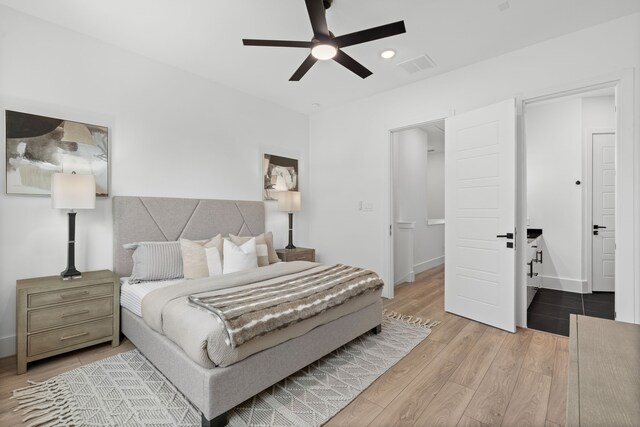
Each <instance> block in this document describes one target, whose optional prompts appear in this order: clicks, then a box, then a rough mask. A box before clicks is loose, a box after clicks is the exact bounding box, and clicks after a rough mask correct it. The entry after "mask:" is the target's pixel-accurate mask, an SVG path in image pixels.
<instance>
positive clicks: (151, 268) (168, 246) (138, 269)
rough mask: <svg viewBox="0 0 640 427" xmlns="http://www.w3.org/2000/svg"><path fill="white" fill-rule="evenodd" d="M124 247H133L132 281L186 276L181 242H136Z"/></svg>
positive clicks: (130, 280)
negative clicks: (183, 267)
mask: <svg viewBox="0 0 640 427" xmlns="http://www.w3.org/2000/svg"><path fill="white" fill-rule="evenodd" d="M122 247H123V248H125V249H133V255H132V258H133V270H132V271H131V277H130V278H129V282H130V283H140V282H142V281H148V280H171V279H180V278H182V277H183V276H184V274H183V269H182V255H181V254H180V242H136V243H128V244H126V245H122Z"/></svg>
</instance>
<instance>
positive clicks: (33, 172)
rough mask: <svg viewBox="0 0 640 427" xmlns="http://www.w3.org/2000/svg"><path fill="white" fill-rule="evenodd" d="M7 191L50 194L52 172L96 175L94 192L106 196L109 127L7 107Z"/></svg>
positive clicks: (107, 187)
mask: <svg viewBox="0 0 640 427" xmlns="http://www.w3.org/2000/svg"><path fill="white" fill-rule="evenodd" d="M5 119H6V120H5V123H6V145H5V147H6V157H5V158H6V170H5V172H6V192H7V194H29V195H48V194H51V175H53V174H54V173H58V172H63V173H71V172H76V173H78V174H85V175H89V174H91V175H95V177H96V195H97V196H102V197H107V196H109V151H108V150H109V129H108V128H107V127H106V126H98V125H92V124H87V123H79V122H74V121H71V120H64V119H56V118H53V117H45V116H37V115H35V114H28V113H21V112H18V111H10V110H6V116H5Z"/></svg>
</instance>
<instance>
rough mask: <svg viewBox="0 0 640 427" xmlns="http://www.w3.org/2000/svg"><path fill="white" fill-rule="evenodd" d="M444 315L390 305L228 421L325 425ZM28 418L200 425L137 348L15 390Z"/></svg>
mask: <svg viewBox="0 0 640 427" xmlns="http://www.w3.org/2000/svg"><path fill="white" fill-rule="evenodd" d="M437 323H438V322H429V321H422V320H421V319H417V318H411V317H410V316H402V315H399V314H397V313H386V314H385V317H384V320H383V323H382V332H381V333H380V334H378V335H374V334H372V333H367V334H365V335H363V336H361V337H359V338H357V339H355V340H353V341H351V342H350V343H348V344H346V345H344V346H342V347H340V348H339V349H337V350H335V351H334V352H332V353H330V354H328V355H326V356H325V357H323V358H322V359H320V360H318V361H317V362H315V363H313V364H311V365H309V366H307V367H306V368H304V369H301V370H300V371H298V372H296V373H295V374H293V375H291V376H290V377H288V378H286V379H284V380H282V381H280V382H279V383H278V384H276V385H274V386H272V387H270V388H269V389H267V390H265V391H263V392H261V393H260V394H258V395H256V396H254V397H253V398H251V399H249V400H247V401H246V402H243V403H242V404H240V405H238V406H237V407H235V408H234V409H232V410H231V411H230V412H229V425H230V426H233V427H240V426H319V425H322V424H323V423H325V422H327V421H328V420H329V419H330V418H331V417H333V416H334V415H336V414H337V413H338V412H339V411H340V410H341V409H342V408H344V407H345V406H347V405H348V404H349V402H351V401H352V400H353V399H354V398H355V397H356V396H357V395H358V394H360V393H361V392H362V391H363V390H364V389H365V388H367V387H368V386H369V385H370V384H371V383H372V382H373V381H374V380H375V379H376V378H378V377H379V376H380V375H382V374H383V373H384V372H385V371H387V370H388V369H389V368H390V367H392V366H393V365H394V364H396V363H397V362H398V361H399V360H400V359H402V358H403V357H404V356H406V355H407V354H408V353H409V352H410V351H411V349H413V348H414V347H415V346H416V345H418V344H419V343H420V342H421V341H422V340H424V339H425V338H426V337H427V336H428V335H429V334H430V333H431V327H433V326H435V325H437ZM13 398H14V399H17V400H18V403H19V406H18V408H17V409H16V410H22V411H23V413H24V414H25V418H24V420H25V422H27V423H29V425H30V426H69V425H74V426H105V425H110V426H167V427H169V426H199V425H200V415H199V412H198V410H197V409H195V408H194V407H193V406H192V405H191V404H190V403H189V401H188V400H187V399H186V398H185V397H184V396H183V395H182V394H181V393H180V392H179V391H178V390H177V389H176V388H175V387H174V386H173V385H172V384H171V383H170V382H169V381H168V380H167V379H166V378H165V377H164V376H163V375H162V374H161V373H160V372H159V371H158V370H157V369H156V368H155V367H154V366H153V365H152V364H151V362H149V361H148V360H147V359H146V358H145V357H144V356H142V354H140V353H139V352H138V351H137V350H131V351H128V352H126V353H121V354H118V355H116V356H112V357H109V358H107V359H103V360H100V361H97V362H94V363H91V364H89V365H86V366H82V367H80V368H76V369H74V370H72V371H69V372H66V373H64V374H61V375H58V376H56V377H53V378H51V379H49V380H47V381H45V382H43V383H37V384H35V383H34V384H32V385H31V386H29V387H26V388H23V389H19V390H15V391H14V392H13Z"/></svg>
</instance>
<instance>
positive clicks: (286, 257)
mask: <svg viewBox="0 0 640 427" xmlns="http://www.w3.org/2000/svg"><path fill="white" fill-rule="evenodd" d="M276 252H277V253H278V257H279V258H280V259H281V260H282V261H284V262H291V261H311V262H315V261H316V250H315V249H309V248H295V249H278V250H276Z"/></svg>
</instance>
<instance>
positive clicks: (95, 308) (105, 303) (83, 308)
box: [27, 296, 113, 332]
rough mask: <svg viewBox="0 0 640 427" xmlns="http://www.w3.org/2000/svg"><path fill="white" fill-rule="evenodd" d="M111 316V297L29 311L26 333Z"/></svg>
mask: <svg viewBox="0 0 640 427" xmlns="http://www.w3.org/2000/svg"><path fill="white" fill-rule="evenodd" d="M111 314H113V297H112V296H109V297H104V298H98V299H94V300H89V301H78V302H76V303H72V304H62V305H59V306H56V307H51V308H46V309H40V310H29V312H28V313H27V332H35V331H40V330H42V329H49V328H55V327H58V326H64V325H70V324H72V323H77V322H82V321H84V320H90V319H97V318H99V317H104V316H109V315H111Z"/></svg>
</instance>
